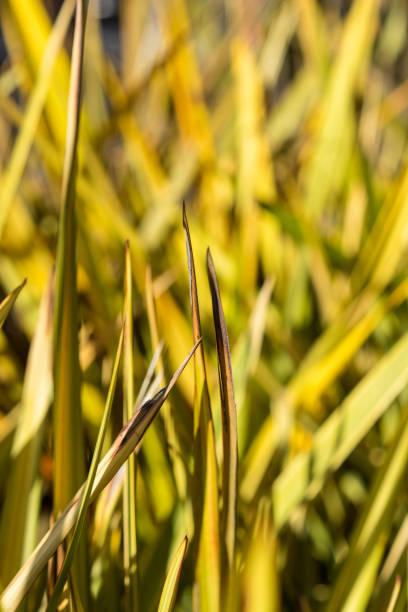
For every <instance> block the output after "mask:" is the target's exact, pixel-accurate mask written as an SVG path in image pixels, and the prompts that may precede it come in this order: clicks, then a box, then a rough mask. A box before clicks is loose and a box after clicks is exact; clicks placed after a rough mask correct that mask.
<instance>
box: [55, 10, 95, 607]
mask: <svg viewBox="0 0 408 612" xmlns="http://www.w3.org/2000/svg"><path fill="white" fill-rule="evenodd" d="M86 10H87V2H86V1H84V0H77V5H76V14H75V31H74V40H73V47H72V67H71V81H70V89H69V98H68V111H67V113H68V120H67V134H66V145H65V158H64V169H63V178H62V194H61V202H62V204H61V219H60V233H59V238H58V247H57V267H56V299H55V318H54V415H53V418H54V518H57V517H58V514H59V513H60V512H62V510H63V509H64V508H65V506H66V505H67V504H68V503H69V500H70V499H71V497H72V495H74V493H75V491H76V490H77V488H78V486H79V485H80V483H81V482H82V481H83V478H84V475H85V472H84V469H85V457H84V446H83V439H82V422H81V403H80V369H79V357H78V314H77V287H76V273H77V267H76V254H75V249H76V215H75V185H76V175H77V143H78V130H79V120H80V107H81V88H82V65H83V49H84V35H85V23H86ZM86 567H87V547H86V542H85V541H83V543H81V547H80V551H79V554H78V556H77V557H76V559H75V562H74V564H73V566H72V576H73V581H72V582H73V584H74V591H75V590H78V593H79V596H80V597H81V599H82V601H83V605H85V607H86V602H87V598H88V580H87V569H86ZM75 587H77V589H76V588H75Z"/></svg>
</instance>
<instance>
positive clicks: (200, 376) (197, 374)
mask: <svg viewBox="0 0 408 612" xmlns="http://www.w3.org/2000/svg"><path fill="white" fill-rule="evenodd" d="M183 226H184V235H185V241H186V250H187V264H188V272H189V281H190V306H191V317H192V324H193V338H194V342H197V341H198V340H199V338H201V321H200V310H199V303H198V293H197V281H196V274H195V265H194V256H193V247H192V244H191V237H190V229H189V227H188V221H187V215H186V210H185V205H184V204H183ZM194 366H195V368H194V383H195V394H194V425H193V427H194V478H193V492H192V498H193V507H194V529H195V531H196V533H197V534H198V537H199V545H198V554H197V561H196V579H197V582H198V594H199V600H200V609H201V610H203V611H205V610H211V611H212V612H216V611H217V610H219V607H220V586H221V584H220V534H219V519H218V512H219V509H218V504H219V499H218V498H219V495H218V468H217V457H216V451H215V436H214V425H213V419H212V413H211V405H210V396H209V392H208V383H207V373H206V367H205V359H204V350H203V347H202V344H201V345H200V347H199V349H198V351H197V352H196V353H195V355H194Z"/></svg>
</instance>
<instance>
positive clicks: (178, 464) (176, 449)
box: [145, 266, 187, 499]
mask: <svg viewBox="0 0 408 612" xmlns="http://www.w3.org/2000/svg"><path fill="white" fill-rule="evenodd" d="M146 305H147V314H148V320H149V329H150V336H151V342H152V348H153V350H154V351H157V348H158V346H159V331H158V325H157V317H156V305H155V300H154V294H153V283H152V274H151V268H150V266H147V268H146ZM156 375H157V376H159V377H162V376H163V375H164V367H163V360H162V359H161V358H160V357H159V359H158V361H157V368H156ZM161 414H162V417H163V421H164V424H165V431H166V437H167V442H168V446H169V451H170V458H171V465H172V468H173V474H174V481H175V483H176V487H177V492H178V494H179V497H180V498H181V499H185V497H186V487H187V474H186V470H185V467H184V464H183V461H182V459H181V457H182V455H183V453H182V451H181V449H180V442H179V438H178V435H177V428H176V424H175V422H174V416H173V414H172V410H171V406H170V404H169V405H167V406H165V408H164V409H163V411H162V413H161ZM149 437H150V438H151V439H147V444H146V446H145V451H146V455H148V454H149V445H150V444H155V445H156V448H160V446H162V443H161V441H160V437H159V432H158V431H156V430H155V428H154V426H153V427H152V428H151V430H150V432H149ZM154 437H156V440H154ZM156 455H157V453H156ZM146 459H147V457H146ZM147 461H148V462H150V463H151V464H152V468H153V473H154V472H155V471H156V473H157V472H158V470H159V469H160V468H159V464H158V462H157V463H156V466H154V463H153V462H154V460H153V461H152V458H150V459H147ZM162 465H163V466H165V470H166V471H168V468H167V465H168V462H167V461H164V462H162ZM160 471H161V472H162V476H161V477H162V478H163V476H164V475H165V471H164V469H163V468H162V469H161V470H160ZM168 481H169V482H168V484H167V488H168V490H169V494H170V495H171V494H172V489H173V487H172V483H170V479H169V478H168ZM163 484H164V483H163ZM162 492H163V493H164V487H163V486H162ZM170 495H169V499H171V498H170Z"/></svg>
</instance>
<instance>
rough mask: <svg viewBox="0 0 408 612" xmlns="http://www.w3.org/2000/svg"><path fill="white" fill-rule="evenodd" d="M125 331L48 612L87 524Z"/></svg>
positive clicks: (60, 591) (52, 609) (122, 334)
mask: <svg viewBox="0 0 408 612" xmlns="http://www.w3.org/2000/svg"><path fill="white" fill-rule="evenodd" d="M124 325H125V327H124V330H123V329H122V332H121V334H120V338H119V344H118V348H117V351H116V357H115V362H114V365H113V371H112V376H111V380H110V384H109V389H108V395H107V397H106V403H105V409H104V412H103V417H102V421H101V425H100V427H99V431H98V438H97V440H96V444H95V449H94V453H93V456H92V462H91V467H90V468H89V472H88V476H87V479H86V482H85V485H84V486H83V487H82V493H81V498H80V501H79V510H78V517H77V519H76V522H75V527H74V531H73V535H72V539H71V542H70V544H69V548H68V551H67V554H66V556H65V559H64V563H63V566H62V568H61V572H60V574H59V576H58V580H57V583H56V585H55V589H54V592H53V594H52V597H51V599H50V602H49V604H48V612H54V611H55V610H56V609H57V606H58V603H59V599H60V597H61V594H62V590H63V588H64V585H65V582H66V580H67V578H68V572H69V571H70V568H71V564H72V561H73V558H74V555H75V552H76V550H77V548H78V544H79V540H80V537H81V534H82V530H83V527H84V523H85V516H86V512H87V510H88V506H89V502H90V497H91V492H92V488H93V484H94V481H95V476H96V472H97V469H98V463H99V459H100V456H101V452H102V445H103V441H104V438H105V434H106V430H107V427H108V422H109V417H110V413H111V409H112V403H113V398H114V395H115V389H116V382H117V378H118V372H119V364H120V358H121V356H122V349H123V342H124V334H126V320H125V324H124Z"/></svg>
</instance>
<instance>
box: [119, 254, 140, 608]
mask: <svg viewBox="0 0 408 612" xmlns="http://www.w3.org/2000/svg"><path fill="white" fill-rule="evenodd" d="M123 316H124V326H125V336H124V367H123V422H124V423H127V422H128V421H130V419H131V418H132V415H133V313H132V269H131V262H130V247H129V242H127V243H126V248H125V287H124V306H123ZM123 563H124V571H125V581H124V582H125V601H126V607H127V610H129V612H130V611H136V610H137V601H138V596H137V541H136V455H135V454H134V453H132V454H130V455H129V458H128V460H127V462H126V468H125V483H124V488H123Z"/></svg>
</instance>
